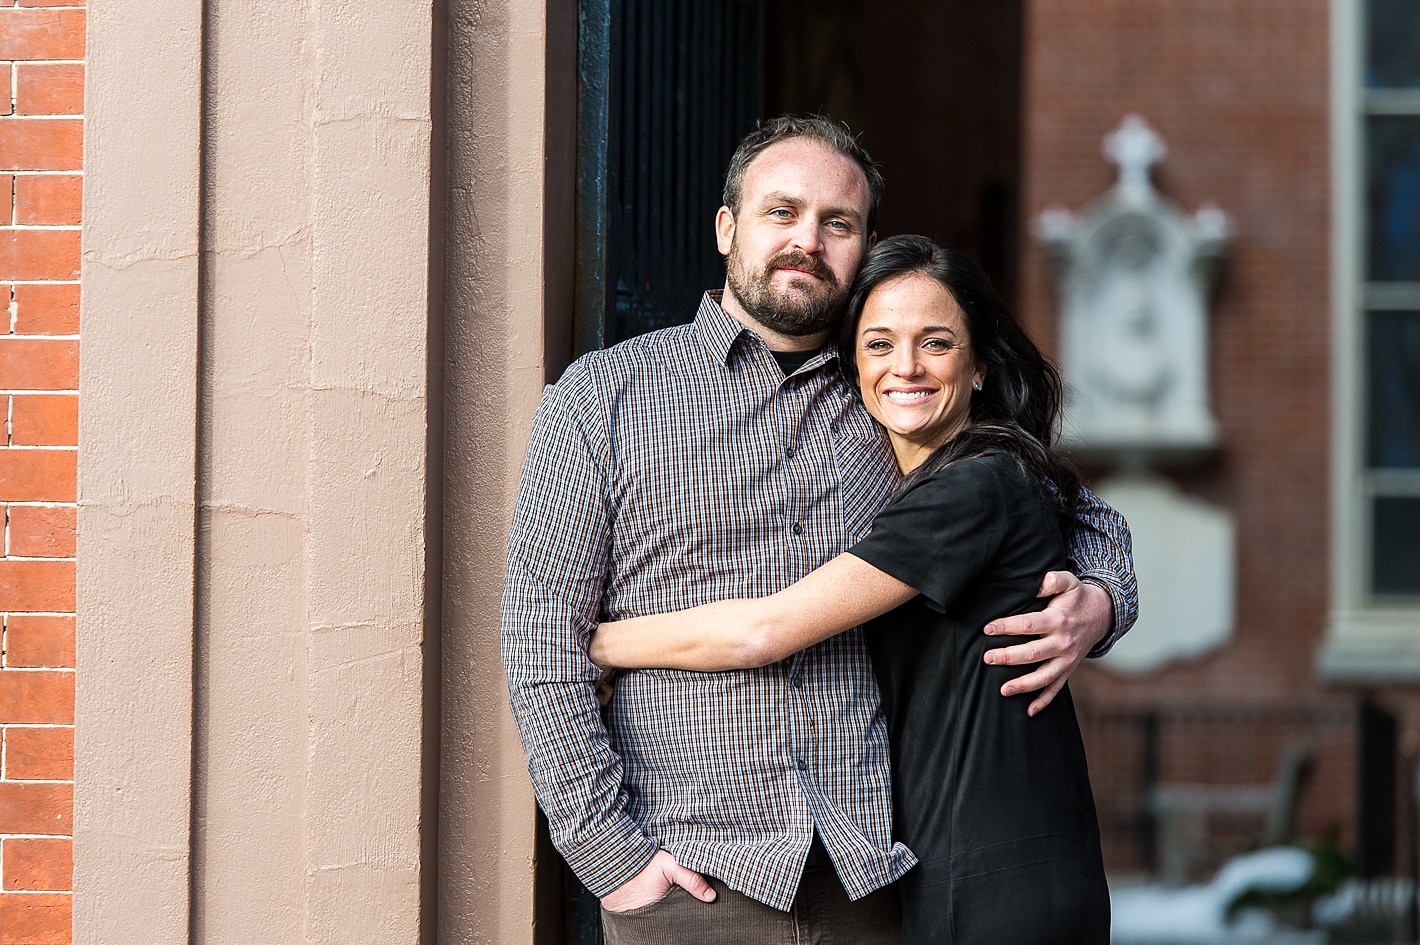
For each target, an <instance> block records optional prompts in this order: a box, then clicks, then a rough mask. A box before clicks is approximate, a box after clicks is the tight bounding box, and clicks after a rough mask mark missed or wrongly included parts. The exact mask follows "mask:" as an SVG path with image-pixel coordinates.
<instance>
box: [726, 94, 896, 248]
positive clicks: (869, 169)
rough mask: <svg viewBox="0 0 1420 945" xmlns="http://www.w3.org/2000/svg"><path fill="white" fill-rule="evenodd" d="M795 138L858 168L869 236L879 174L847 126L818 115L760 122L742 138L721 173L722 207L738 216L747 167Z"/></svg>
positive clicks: (879, 197)
mask: <svg viewBox="0 0 1420 945" xmlns="http://www.w3.org/2000/svg"><path fill="white" fill-rule="evenodd" d="M796 138H810V139H812V140H814V141H817V142H819V143H820V144H822V145H824V146H825V147H827V148H829V149H830V150H832V151H836V152H837V153H839V154H841V155H843V156H844V157H846V158H848V159H849V160H850V161H852V162H853V163H855V164H857V165H858V169H859V170H861V171H862V172H863V177H864V178H866V179H867V182H868V220H867V223H868V230H867V232H868V233H872V232H873V230H874V229H875V228H876V226H877V222H878V203H879V201H881V200H882V197H883V175H882V172H881V171H879V170H878V166H877V165H876V164H874V163H873V159H872V158H871V157H869V156H868V152H867V151H865V150H864V149H863V146H862V145H861V144H859V143H858V138H857V137H856V136H855V135H854V134H853V132H851V131H849V130H848V126H847V125H845V124H843V123H842V122H839V121H833V120H832V119H830V118H825V117H823V116H822V115H780V116H779V117H778V118H764V119H761V120H760V122H759V126H758V127H757V128H755V130H754V131H751V132H750V133H749V134H748V135H746V136H745V138H744V140H743V141H741V142H740V146H739V147H738V148H736V149H735V153H734V154H733V155H732V156H731V157H730V166H729V169H728V170H726V171H725V192H724V194H722V199H723V200H724V202H725V206H727V207H729V208H730V212H731V213H733V214H735V215H736V216H738V215H739V212H740V200H741V199H742V197H743V194H744V179H745V171H746V170H747V169H748V168H749V166H750V164H752V163H754V159H755V158H757V157H759V156H760V155H761V154H763V153H764V151H765V149H767V148H768V147H769V146H770V145H773V144H778V143H779V142H780V141H792V140H794V139H796Z"/></svg>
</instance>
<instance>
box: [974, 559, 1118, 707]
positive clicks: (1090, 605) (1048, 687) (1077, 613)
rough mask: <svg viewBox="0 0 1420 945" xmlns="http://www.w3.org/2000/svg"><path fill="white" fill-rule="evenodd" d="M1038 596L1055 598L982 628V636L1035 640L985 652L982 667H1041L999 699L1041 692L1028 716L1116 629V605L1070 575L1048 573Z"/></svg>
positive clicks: (1014, 682)
mask: <svg viewBox="0 0 1420 945" xmlns="http://www.w3.org/2000/svg"><path fill="white" fill-rule="evenodd" d="M1036 596H1038V597H1051V598H1054V599H1053V600H1052V601H1051V602H1050V605H1049V606H1048V607H1046V608H1045V610H1042V611H1040V612H1039V613H1034V614H1017V615H1016V616H1014V617H1002V618H1001V619H1000V620H993V621H991V622H990V623H988V624H987V625H986V632H987V633H988V634H991V635H993V636H995V635H1000V634H1015V635H1019V636H1033V637H1036V639H1034V640H1031V641H1029V642H1027V643H1017V644H1016V645H1014V646H1005V647H1000V648H998V649H994V650H988V651H987V653H986V662H988V663H991V664H993V665H997V666H1023V665H1029V664H1031V663H1039V664H1040V665H1039V666H1037V667H1036V668H1035V669H1034V670H1032V671H1031V672H1029V673H1027V674H1026V675H1024V676H1021V677H1018V678H1016V679H1013V680H1011V681H1010V682H1008V683H1006V684H1005V685H1004V686H1002V687H1001V695H1003V696H1014V695H1015V694H1017V693H1020V692H1035V691H1036V690H1040V691H1041V692H1040V695H1039V696H1038V697H1037V698H1036V700H1035V701H1034V702H1032V703H1031V704H1030V709H1029V710H1027V711H1028V712H1029V714H1030V715H1036V714H1037V713H1038V712H1040V711H1041V710H1042V709H1044V708H1045V707H1046V706H1048V705H1050V703H1051V701H1052V700H1053V699H1054V698H1055V695H1056V693H1058V692H1059V691H1060V690H1061V688H1062V687H1063V686H1064V685H1065V681H1066V680H1067V679H1069V678H1070V675H1071V674H1072V673H1073V672H1075V667H1077V666H1079V665H1080V661H1081V660H1083V659H1084V658H1085V657H1086V656H1087V655H1088V654H1089V652H1090V650H1092V649H1094V647H1095V644H1097V643H1099V642H1100V641H1101V640H1103V639H1104V638H1105V635H1106V634H1108V633H1109V631H1110V628H1111V627H1113V626H1114V602H1113V601H1111V600H1110V597H1109V594H1107V593H1105V591H1104V589H1103V588H1100V587H1096V586H1095V585H1093V584H1081V583H1080V579H1079V578H1077V577H1075V575H1073V574H1071V573H1070V572H1069V571H1050V572H1047V573H1046V575H1045V580H1043V581H1041V583H1040V592H1039V594H1037V595H1036Z"/></svg>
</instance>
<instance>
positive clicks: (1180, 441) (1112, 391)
mask: <svg viewBox="0 0 1420 945" xmlns="http://www.w3.org/2000/svg"><path fill="white" fill-rule="evenodd" d="M1104 153H1105V155H1106V156H1107V157H1108V158H1109V159H1110V160H1111V161H1113V162H1114V163H1115V164H1116V165H1118V167H1119V180H1118V182H1117V183H1116V184H1115V186H1114V187H1113V188H1112V189H1111V190H1110V191H1109V192H1108V193H1106V194H1104V195H1103V196H1102V197H1100V198H1099V199H1098V200H1096V201H1095V202H1094V203H1093V204H1092V205H1091V206H1090V207H1088V208H1086V210H1085V211H1084V212H1082V213H1081V214H1079V215H1078V216H1077V215H1075V214H1072V213H1070V212H1069V211H1068V210H1062V209H1050V210H1046V211H1045V212H1044V213H1042V214H1041V215H1040V218H1039V220H1038V230H1037V232H1038V235H1039V237H1040V239H1041V241H1042V242H1043V243H1044V245H1045V248H1046V251H1047V252H1048V254H1049V256H1050V259H1051V261H1052V263H1054V265H1055V270H1056V275H1057V277H1058V279H1059V298H1060V304H1061V309H1062V311H1061V319H1060V324H1061V332H1062V336H1063V337H1062V344H1061V352H1062V355H1063V357H1062V361H1063V366H1064V372H1065V381H1066V387H1067V391H1068V394H1067V405H1066V417H1065V428H1064V430H1063V431H1062V433H1063V435H1062V441H1063V443H1064V445H1065V446H1066V447H1067V448H1069V449H1070V450H1071V451H1072V452H1075V453H1076V454H1079V455H1083V456H1084V457H1085V458H1087V459H1090V460H1092V461H1094V462H1096V463H1104V464H1110V465H1114V466H1115V467H1116V472H1114V473H1113V474H1112V475H1111V476H1110V477H1108V478H1106V479H1105V480H1104V481H1102V482H1099V483H1097V484H1096V491H1097V492H1099V494H1100V495H1101V496H1103V497H1104V498H1105V500H1106V501H1108V502H1110V503H1111V504H1112V505H1113V506H1114V507H1115V508H1117V509H1119V511H1120V512H1122V513H1123V514H1124V517H1125V518H1126V519H1128V520H1129V524H1130V528H1131V530H1132V532H1133V535H1134V560H1135V567H1136V570H1137V573H1138V575H1139V609H1140V616H1139V622H1138V624H1137V625H1136V626H1135V627H1134V629H1133V630H1132V631H1131V632H1130V633H1129V635H1128V636H1126V637H1125V638H1124V639H1123V640H1121V641H1120V643H1119V645H1118V646H1117V647H1115V649H1114V651H1113V652H1112V653H1111V654H1110V657H1109V659H1107V660H1106V661H1105V665H1106V666H1107V667H1110V668H1112V669H1115V670H1121V671H1126V672H1150V671H1153V670H1155V669H1157V668H1159V667H1161V666H1163V665H1165V664H1166V663H1168V662H1169V661H1171V660H1178V659H1189V658H1197V657H1201V656H1203V655H1205V654H1206V653H1208V652H1210V651H1212V650H1215V649H1216V648H1217V647H1219V646H1221V645H1223V644H1224V643H1226V641H1227V640H1228V638H1229V637H1230V636H1231V635H1232V630H1233V606H1234V590H1235V588H1234V583H1235V565H1234V544H1235V539H1234V532H1235V529H1234V526H1233V520H1232V516H1231V515H1230V514H1229V513H1228V512H1227V511H1226V510H1224V509H1218V508H1215V507H1213V506H1210V505H1209V504H1207V503H1205V502H1202V501H1200V500H1198V499H1197V498H1195V497H1192V496H1189V495H1187V494H1185V493H1183V492H1182V491H1180V490H1179V489H1178V488H1177V487H1176V486H1175V485H1174V484H1173V483H1171V482H1170V481H1169V480H1167V479H1165V478H1163V477H1162V476H1160V475H1159V474H1158V473H1157V472H1155V471H1153V470H1152V469H1151V468H1150V467H1151V466H1153V465H1156V464H1157V463H1158V462H1159V461H1160V460H1169V461H1174V460H1178V459H1180V458H1187V457H1191V456H1199V455H1206V454H1208V453H1210V452H1212V451H1214V450H1216V449H1217V446H1218V434H1217V425H1216V423H1215V421H1214V419H1213V412H1212V410H1211V408H1210V406H1209V398H1208V317H1207V315H1208V311H1207V302H1208V296H1209V293H1210V290H1211V287H1212V280H1213V276H1214V271H1215V268H1216V265H1215V264H1216V263H1217V261H1218V259H1219V258H1220V256H1221V255H1222V253H1223V250H1224V249H1225V247H1226V246H1227V243H1228V240H1229V232H1230V229H1231V227H1230V225H1229V223H1228V219H1227V217H1225V216H1224V215H1223V212H1222V211H1221V210H1219V209H1218V208H1217V207H1213V206H1205V207H1204V208H1202V209H1201V210H1199V211H1198V212H1197V213H1195V214H1194V215H1193V216H1192V217H1189V216H1186V215H1184V214H1183V213H1181V212H1180V211H1178V210H1177V209H1175V208H1174V207H1172V206H1171V205H1169V204H1168V203H1167V202H1165V201H1164V199H1163V198H1162V197H1161V196H1160V195H1159V193H1158V192H1157V191H1155V190H1154V187H1153V184H1152V182H1151V181H1150V177H1149V172H1150V168H1152V167H1153V166H1154V165H1155V164H1157V163H1158V162H1159V161H1161V160H1163V157H1164V154H1165V149H1164V142H1163V140H1162V139H1161V138H1160V137H1159V136H1158V135H1157V134H1155V133H1154V132H1153V130H1152V129H1150V128H1149V126H1148V125H1147V124H1145V122H1144V120H1143V119H1142V118H1140V117H1138V116H1137V115H1130V116H1129V117H1127V118H1125V119H1124V121H1123V122H1122V123H1121V124H1120V125H1119V127H1118V128H1117V129H1115V130H1114V131H1113V132H1111V133H1110V134H1109V135H1107V136H1106V137H1105V139H1104Z"/></svg>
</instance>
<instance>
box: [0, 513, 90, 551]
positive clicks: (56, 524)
mask: <svg viewBox="0 0 1420 945" xmlns="http://www.w3.org/2000/svg"><path fill="white" fill-rule="evenodd" d="M76 511H77V510H76V509H75V508H74V506H72V505H12V506H10V554H11V555H12V556H14V557H16V558H72V557H74V519H75V512H76Z"/></svg>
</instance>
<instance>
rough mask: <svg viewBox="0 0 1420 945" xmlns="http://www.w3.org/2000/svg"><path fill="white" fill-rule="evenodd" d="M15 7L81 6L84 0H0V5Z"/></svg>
mask: <svg viewBox="0 0 1420 945" xmlns="http://www.w3.org/2000/svg"><path fill="white" fill-rule="evenodd" d="M11 2H13V4H14V5H15V6H17V7H82V6H84V0H0V7H3V6H8V5H10V3H11Z"/></svg>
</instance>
